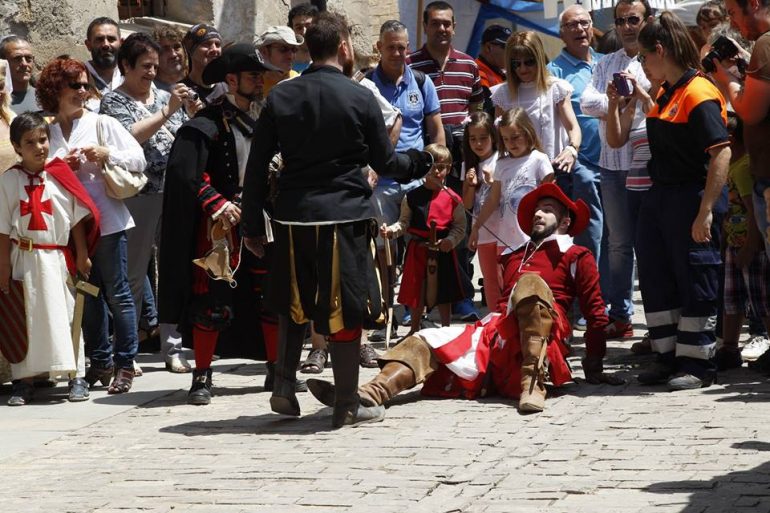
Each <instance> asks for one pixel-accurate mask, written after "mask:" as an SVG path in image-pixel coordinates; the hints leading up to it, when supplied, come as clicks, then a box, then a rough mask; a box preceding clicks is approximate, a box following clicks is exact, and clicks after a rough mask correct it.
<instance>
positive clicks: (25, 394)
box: [8, 380, 35, 406]
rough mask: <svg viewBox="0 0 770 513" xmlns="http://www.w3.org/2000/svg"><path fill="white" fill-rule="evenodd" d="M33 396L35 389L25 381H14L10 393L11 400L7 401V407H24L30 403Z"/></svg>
mask: <svg viewBox="0 0 770 513" xmlns="http://www.w3.org/2000/svg"><path fill="white" fill-rule="evenodd" d="M34 395H35V388H34V387H33V386H32V385H31V384H30V383H27V382H26V381H21V380H19V381H14V382H13V389H12V391H11V398H10V399H8V406H24V405H25V404H29V403H30V402H31V401H32V397H33V396H34Z"/></svg>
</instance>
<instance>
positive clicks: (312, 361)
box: [299, 349, 329, 374]
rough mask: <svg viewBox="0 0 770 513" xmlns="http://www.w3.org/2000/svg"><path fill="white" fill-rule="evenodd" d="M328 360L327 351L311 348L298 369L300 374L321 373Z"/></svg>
mask: <svg viewBox="0 0 770 513" xmlns="http://www.w3.org/2000/svg"><path fill="white" fill-rule="evenodd" d="M328 360H329V352H328V351H327V350H326V349H313V350H312V351H310V354H309V355H307V358H306V359H305V361H304V362H302V366H301V367H300V368H299V371H300V372H301V373H302V374H321V373H322V372H323V370H324V367H326V362H327V361H328Z"/></svg>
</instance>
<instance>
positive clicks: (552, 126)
mask: <svg viewBox="0 0 770 513" xmlns="http://www.w3.org/2000/svg"><path fill="white" fill-rule="evenodd" d="M491 91H492V103H493V104H494V105H495V107H500V108H501V109H503V110H510V109H512V108H514V107H521V108H522V109H524V110H525V111H526V112H527V115H528V116H529V119H530V120H531V121H532V125H534V127H535V133H536V134H537V136H538V137H539V138H540V145H541V146H542V148H543V151H544V152H545V154H546V155H548V156H549V157H550V158H552V159H553V158H556V156H557V155H558V154H559V153H561V152H562V150H563V149H564V147H565V146H567V144H569V136H568V135H567V131H566V130H565V129H564V126H563V125H562V122H561V116H560V115H559V109H558V108H557V106H556V105H557V104H558V103H560V102H562V101H563V100H564V99H565V98H566V99H567V100H569V98H570V96H571V95H572V91H573V88H572V86H571V85H570V83H569V82H567V81H566V80H562V79H560V78H551V79H550V83H549V85H548V89H547V90H546V91H545V92H544V93H540V92H538V90H537V89H536V88H535V83H534V82H527V83H524V84H519V91H518V95H517V96H516V98H511V92H510V90H509V89H508V84H507V83H506V82H503V83H502V84H498V85H496V86H494V87H493V88H492V89H491Z"/></svg>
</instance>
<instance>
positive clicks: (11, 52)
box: [0, 36, 40, 114]
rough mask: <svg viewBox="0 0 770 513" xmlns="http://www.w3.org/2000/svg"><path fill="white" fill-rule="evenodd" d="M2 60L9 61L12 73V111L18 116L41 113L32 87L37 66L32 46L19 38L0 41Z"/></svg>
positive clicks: (0, 57)
mask: <svg viewBox="0 0 770 513" xmlns="http://www.w3.org/2000/svg"><path fill="white" fill-rule="evenodd" d="M0 59H5V60H7V61H8V64H9V69H10V72H11V84H12V85H13V92H11V110H12V111H14V112H15V113H16V114H21V113H22V112H27V111H32V112H37V111H39V110H40V106H39V105H38V103H37V98H36V97H35V88H34V87H32V86H31V85H30V80H31V79H32V68H33V67H34V66H35V56H34V55H33V53H32V47H31V46H30V44H29V43H28V42H27V41H26V40H25V39H22V38H20V37H19V36H7V37H4V38H3V39H2V40H0Z"/></svg>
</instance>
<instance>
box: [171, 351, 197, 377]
mask: <svg viewBox="0 0 770 513" xmlns="http://www.w3.org/2000/svg"><path fill="white" fill-rule="evenodd" d="M166 370H167V371H169V372H173V373H176V374H184V373H186V372H190V371H191V370H192V368H191V366H190V364H189V363H188V361H187V359H186V358H185V357H184V355H182V354H179V353H176V354H172V355H171V356H167V357H166Z"/></svg>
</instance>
